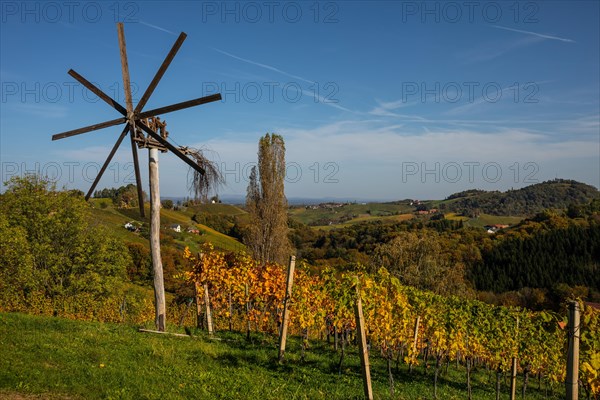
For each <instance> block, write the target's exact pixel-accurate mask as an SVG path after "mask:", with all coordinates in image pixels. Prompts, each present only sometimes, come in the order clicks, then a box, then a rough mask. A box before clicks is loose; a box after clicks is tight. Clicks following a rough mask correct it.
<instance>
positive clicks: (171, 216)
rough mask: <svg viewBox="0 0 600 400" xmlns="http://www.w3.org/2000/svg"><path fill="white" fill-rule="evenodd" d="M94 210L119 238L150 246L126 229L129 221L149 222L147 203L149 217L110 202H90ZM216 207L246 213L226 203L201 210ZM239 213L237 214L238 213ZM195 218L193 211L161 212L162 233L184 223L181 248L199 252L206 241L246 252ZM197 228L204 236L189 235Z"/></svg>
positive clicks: (178, 240) (178, 239)
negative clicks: (189, 231)
mask: <svg viewBox="0 0 600 400" xmlns="http://www.w3.org/2000/svg"><path fill="white" fill-rule="evenodd" d="M90 201H91V204H92V205H93V207H92V208H91V213H92V216H93V218H94V221H96V223H98V224H100V225H103V226H105V227H106V228H108V229H109V230H110V231H111V232H112V233H113V234H114V235H115V236H116V237H117V238H119V239H121V240H123V241H128V242H137V243H141V244H143V245H145V246H148V240H147V239H145V238H143V237H142V236H140V234H139V233H134V232H129V231H128V230H127V229H125V228H124V225H125V223H127V222H129V221H137V222H138V223H141V222H144V223H146V224H148V223H149V219H148V215H149V214H150V207H149V204H146V208H145V210H146V218H142V217H141V216H140V215H139V211H138V209H137V208H136V209H133V208H131V209H117V208H114V206H113V204H112V202H111V201H110V200H108V199H90ZM102 203H105V204H106V206H104V208H102V206H101V204H102ZM213 206H215V207H216V209H220V210H229V212H236V213H237V212H240V213H244V211H243V210H241V209H239V208H237V207H234V206H228V205H224V204H209V205H205V206H200V207H208V208H212V207H213ZM236 210H237V211H236ZM193 215H194V212H189V209H188V211H175V210H167V209H164V208H163V209H161V210H160V219H161V225H162V226H163V228H162V229H163V230H164V229H166V228H164V227H165V226H168V225H171V224H181V227H182V232H181V233H173V236H174V240H175V242H176V243H177V244H178V245H180V246H181V247H182V248H183V247H185V246H189V247H190V248H191V249H192V251H198V250H199V248H200V245H201V244H202V243H205V242H210V243H212V244H213V245H214V246H215V247H217V248H219V249H222V250H232V251H239V250H243V249H245V246H244V245H243V244H242V243H240V242H238V241H237V240H236V239H234V238H232V237H230V236H227V235H224V234H222V233H220V232H217V231H216V230H214V229H212V228H210V227H208V226H206V225H202V224H197V223H196V222H194V221H192V219H191V217H192V216H193ZM192 226H193V227H197V228H198V229H199V230H200V231H201V233H202V235H195V234H189V233H187V232H185V231H186V230H187V228H188V227H192ZM167 234H169V235H170V234H171V232H167Z"/></svg>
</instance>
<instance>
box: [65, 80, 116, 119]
mask: <svg viewBox="0 0 600 400" xmlns="http://www.w3.org/2000/svg"><path fill="white" fill-rule="evenodd" d="M69 75H71V76H72V77H73V78H75V79H76V80H77V81H78V82H79V83H81V84H82V85H83V86H85V87H86V88H88V90H89V91H90V92H92V93H94V94H95V95H96V96H98V97H100V98H101V99H102V100H104V102H105V103H107V104H108V105H109V106H111V107H112V108H114V109H115V110H117V111H118V112H120V113H121V114H123V115H125V116H127V110H126V109H125V108H124V107H123V106H122V105H120V104H119V103H117V102H116V100H114V99H113V98H112V97H110V96H109V95H107V94H106V93H104V92H103V91H102V90H100V89H99V88H98V87H96V86H95V85H94V84H93V83H92V82H90V81H88V80H87V79H85V78H84V77H83V76H81V75H79V74H78V73H77V72H75V71H74V70H72V69H70V70H69Z"/></svg>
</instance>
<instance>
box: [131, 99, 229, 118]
mask: <svg viewBox="0 0 600 400" xmlns="http://www.w3.org/2000/svg"><path fill="white" fill-rule="evenodd" d="M219 100H221V93H217V94H211V95H210V96H205V97H199V98H197V99H193V100H188V101H182V102H181V103H177V104H172V105H170V106H165V107H160V108H155V109H154V110H149V111H144V112H142V113H139V115H138V117H137V118H140V119H143V118H148V117H155V116H157V115H162V114H167V113H170V112H173V111H179V110H183V109H185V108H190V107H194V106H199V105H200V104H206V103H212V102H213V101H219Z"/></svg>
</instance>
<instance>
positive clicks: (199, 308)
mask: <svg viewBox="0 0 600 400" xmlns="http://www.w3.org/2000/svg"><path fill="white" fill-rule="evenodd" d="M194 288H195V289H196V290H195V291H196V328H199V329H203V327H204V317H203V316H202V306H200V284H199V283H198V282H196V283H194Z"/></svg>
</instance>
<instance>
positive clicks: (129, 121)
mask: <svg viewBox="0 0 600 400" xmlns="http://www.w3.org/2000/svg"><path fill="white" fill-rule="evenodd" d="M117 31H118V35H119V49H120V53H121V72H122V75H123V88H124V90H125V105H126V107H123V106H122V105H121V104H119V103H117V101H115V100H114V99H112V98H111V97H110V96H108V95H107V94H106V93H104V92H103V91H102V90H100V89H99V88H98V87H96V86H95V85H94V84H92V83H91V82H90V81H88V80H87V79H85V78H84V77H83V76H81V75H79V74H78V73H77V72H75V71H74V70H72V69H71V70H69V72H68V73H69V75H71V76H72V77H73V78H75V79H76V80H77V81H78V82H79V83H81V84H82V85H83V86H85V87H86V88H87V89H89V90H90V91H91V92H93V93H94V94H95V95H96V96H98V97H99V98H100V99H102V100H103V101H104V102H106V103H107V104H108V105H109V106H111V107H112V108H114V109H115V110H117V111H118V112H119V113H120V114H121V115H122V117H120V118H117V119H113V120H110V121H104V122H100V123H97V124H94V125H90V126H86V127H83V128H79V129H74V130H71V131H67V132H63V133H59V134H56V135H53V136H52V140H58V139H64V138H67V137H71V136H75V135H80V134H82V133H86V132H91V131H95V130H99V129H104V128H108V127H111V126H115V125H119V124H125V126H124V127H123V130H122V131H121V134H120V135H119V137H118V139H117V142H116V143H115V145H114V146H113V148H112V150H111V151H110V153H109V154H108V158H107V159H106V161H105V162H104V165H103V166H102V168H101V169H100V171H99V173H98V176H97V177H96V179H95V180H94V183H93V184H92V187H91V188H90V190H89V191H88V193H87V195H86V196H85V199H86V200H87V199H89V197H90V196H91V194H92V193H93V191H94V189H95V187H96V185H97V184H98V182H99V181H100V178H101V177H102V174H103V173H104V171H106V168H107V167H108V164H109V163H110V161H111V160H112V158H113V156H114V155H115V152H116V151H117V149H118V148H119V146H120V145H121V143H122V142H123V139H125V136H127V134H128V133H129V138H130V140H131V151H132V154H133V165H134V168H135V179H136V184H137V192H138V202H139V207H140V214H141V215H142V217H143V216H144V198H143V193H142V184H141V178H140V166H139V161H138V153H137V148H138V147H139V148H147V149H149V177H150V210H151V218H150V249H151V254H152V267H153V272H154V294H155V300H156V304H155V305H156V325H157V328H158V330H159V331H164V330H165V314H166V306H165V293H164V282H163V270H162V262H161V257H160V240H159V236H160V193H159V178H158V151H159V150H160V151H162V152H166V151H171V152H172V153H173V154H175V155H176V156H177V157H179V158H180V159H181V160H183V161H184V162H185V163H187V164H188V165H189V166H190V167H192V168H193V169H194V170H195V171H197V172H198V173H200V174H201V175H205V169H204V168H203V167H202V165H200V164H201V163H198V162H194V161H193V160H192V159H190V158H188V156H187V155H186V154H188V153H189V152H188V150H187V147H179V148H178V147H175V146H173V145H172V144H171V143H169V142H168V141H167V140H166V139H167V135H168V133H167V131H166V123H165V122H164V121H161V120H160V118H159V115H162V114H166V113H170V112H173V111H177V110H183V109H185V108H189V107H194V106H198V105H200V104H205V103H210V102H213V101H217V100H221V95H220V94H214V95H210V96H205V97H200V98H197V99H194V100H188V101H184V102H181V103H177V104H172V105H169V106H164V107H160V108H156V109H153V110H149V111H143V108H144V106H145V105H146V103H147V102H148V99H149V98H150V96H151V95H152V93H153V92H154V89H155V88H156V86H157V85H158V83H159V82H160V80H161V78H162V76H163V75H164V73H165V71H166V70H167V68H168V67H169V65H170V64H171V61H172V60H173V58H174V57H175V55H176V54H177V52H178V51H179V48H180V47H181V45H182V44H183V41H184V40H185V38H186V36H187V35H186V34H185V33H183V32H182V33H181V34H180V35H179V37H178V38H177V40H176V41H175V44H174V45H173V47H172V48H171V50H170V51H169V53H168V54H167V56H166V57H165V60H164V61H163V63H162V65H161V66H160V68H159V69H158V71H157V72H156V74H155V75H154V78H153V79H152V81H151V82H150V85H149V86H148V88H147V89H146V91H145V92H144V94H143V96H142V98H141V99H140V101H139V103H138V104H137V105H136V106H135V108H134V107H133V103H132V98H131V86H130V80H129V66H128V63H127V50H126V45H125V34H124V31H123V24H122V23H118V24H117ZM144 133H145V134H146V136H145V135H144Z"/></svg>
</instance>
